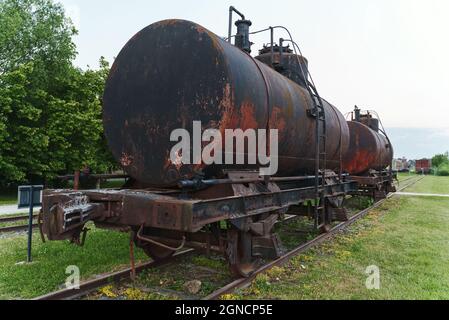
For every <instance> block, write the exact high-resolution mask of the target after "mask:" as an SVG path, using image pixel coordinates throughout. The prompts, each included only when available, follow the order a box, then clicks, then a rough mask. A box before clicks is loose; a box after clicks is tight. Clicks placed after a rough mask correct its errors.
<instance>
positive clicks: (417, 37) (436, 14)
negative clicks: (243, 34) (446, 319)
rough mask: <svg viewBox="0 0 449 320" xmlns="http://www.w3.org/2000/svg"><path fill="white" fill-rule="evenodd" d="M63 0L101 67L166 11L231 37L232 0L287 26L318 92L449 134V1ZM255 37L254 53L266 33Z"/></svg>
mask: <svg viewBox="0 0 449 320" xmlns="http://www.w3.org/2000/svg"><path fill="white" fill-rule="evenodd" d="M60 2H62V3H63V4H64V5H65V7H66V8H67V12H68V14H69V15H70V16H71V17H72V18H73V20H74V21H75V23H76V24H77V26H78V28H79V31H80V34H79V36H78V37H76V43H77V46H78V52H79V56H78V58H77V61H76V63H77V64H78V65H79V66H81V67H86V65H90V66H93V67H96V66H97V62H98V59H99V57H100V56H101V55H103V56H105V57H106V58H107V59H108V60H109V61H111V62H112V61H113V57H114V56H116V55H117V54H118V52H119V51H120V49H121V48H122V47H123V45H124V44H125V43H126V42H127V40H128V39H129V38H131V37H132V36H133V35H134V34H135V33H136V32H138V31H139V30H140V29H142V28H144V27H145V26H147V25H149V24H151V23H153V22H156V21H159V20H162V19H166V18H181V19H187V20H191V21H194V22H197V23H199V24H201V25H203V26H204V27H206V28H207V29H209V30H211V31H213V32H215V33H216V34H218V35H221V36H226V35H227V24H228V22H227V19H228V7H229V6H230V5H234V6H235V7H237V9H239V10H240V11H242V12H243V13H244V14H245V15H246V17H247V18H248V19H250V20H252V21H253V27H252V31H255V30H259V29H263V28H265V27H268V26H270V25H273V26H274V25H284V26H286V27H287V28H289V29H290V31H291V32H292V34H293V37H294V39H295V41H296V42H298V43H299V44H300V46H301V48H302V51H303V53H304V55H305V56H306V57H307V58H308V59H309V62H310V70H311V73H312V75H313V77H314V79H315V82H316V84H317V86H318V90H319V92H320V94H321V95H322V96H323V97H324V98H326V99H328V100H329V101H331V102H332V103H333V104H335V105H336V106H337V107H338V108H339V109H340V110H341V111H342V112H343V113H346V112H348V111H351V110H352V108H353V106H354V105H355V104H357V105H359V106H360V107H363V108H369V109H375V110H377V111H378V112H379V114H380V115H381V117H382V120H383V122H384V125H385V126H386V127H390V128H391V127H395V128H432V129H434V130H437V131H438V132H439V133H440V135H442V136H443V137H445V139H444V140H442V141H446V142H447V141H449V111H448V110H449V75H448V72H449V36H448V35H449V18H448V17H449V1H447V0H428V1H422V0H376V1H374V0H314V1H312V0H300V1H298V0H296V1H294V0H291V1H288V0H284V1H282V2H278V3H277V2H273V1H272V0H271V1H262V0H257V1H255V0H254V1H253V0H250V1H247V0H245V1H243V0H233V1H205V0H197V1H193V0H192V1H187V0H184V1H182V0H174V1H169V0H166V1H158V0H151V1H149V0H128V1H123V0H122V1H110V0H109V1H108V0H94V1H90V0H62V1H60ZM280 37H285V38H287V36H286V35H285V34H281V33H278V34H277V35H276V38H280ZM251 40H252V41H253V42H256V45H255V46H253V53H256V52H257V50H258V49H259V48H260V47H262V44H263V43H267V42H268V41H269V35H268V34H263V35H260V36H259V35H258V36H257V37H253V38H252V39H251ZM446 146H447V147H446ZM446 146H445V147H446V149H449V143H446ZM443 149H444V148H443ZM444 151H446V150H441V151H439V152H444Z"/></svg>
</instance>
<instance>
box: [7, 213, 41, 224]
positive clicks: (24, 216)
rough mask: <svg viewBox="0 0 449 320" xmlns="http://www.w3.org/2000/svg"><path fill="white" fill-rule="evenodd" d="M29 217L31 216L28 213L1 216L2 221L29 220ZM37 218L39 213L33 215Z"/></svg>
mask: <svg viewBox="0 0 449 320" xmlns="http://www.w3.org/2000/svg"><path fill="white" fill-rule="evenodd" d="M28 218H29V217H28V215H22V216H14V217H5V218H0V223H7V222H16V221H22V220H28ZM36 218H37V214H35V215H33V219H36Z"/></svg>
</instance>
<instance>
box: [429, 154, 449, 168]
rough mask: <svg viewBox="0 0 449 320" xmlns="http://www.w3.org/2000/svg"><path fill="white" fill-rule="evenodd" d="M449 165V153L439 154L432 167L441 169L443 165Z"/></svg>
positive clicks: (433, 159)
mask: <svg viewBox="0 0 449 320" xmlns="http://www.w3.org/2000/svg"><path fill="white" fill-rule="evenodd" d="M444 164H449V153H448V152H446V153H445V154H438V155H436V156H434V157H433V158H432V166H433V167H434V168H439V167H440V166H441V165H444Z"/></svg>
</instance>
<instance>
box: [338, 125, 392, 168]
mask: <svg viewBox="0 0 449 320" xmlns="http://www.w3.org/2000/svg"><path fill="white" fill-rule="evenodd" d="M348 126H349V132H350V136H351V140H350V144H349V149H348V152H347V153H346V154H345V156H344V158H343V169H344V171H346V172H347V173H349V174H351V175H362V174H364V173H367V172H368V171H369V170H378V171H381V170H383V169H385V168H387V167H388V166H390V165H391V163H392V161H393V148H392V146H391V145H390V143H389V142H388V139H387V138H386V137H385V136H384V135H382V134H380V133H378V132H376V131H374V130H372V129H370V128H369V127H368V126H366V125H365V124H363V123H360V122H356V121H351V122H348Z"/></svg>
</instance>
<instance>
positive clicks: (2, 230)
mask: <svg viewBox="0 0 449 320" xmlns="http://www.w3.org/2000/svg"><path fill="white" fill-rule="evenodd" d="M37 226H38V225H37V224H33V228H35V227H37ZM27 230H28V225H20V226H10V227H3V228H0V234H1V233H8V232H19V231H27Z"/></svg>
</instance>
